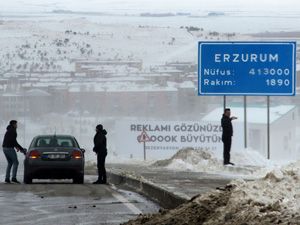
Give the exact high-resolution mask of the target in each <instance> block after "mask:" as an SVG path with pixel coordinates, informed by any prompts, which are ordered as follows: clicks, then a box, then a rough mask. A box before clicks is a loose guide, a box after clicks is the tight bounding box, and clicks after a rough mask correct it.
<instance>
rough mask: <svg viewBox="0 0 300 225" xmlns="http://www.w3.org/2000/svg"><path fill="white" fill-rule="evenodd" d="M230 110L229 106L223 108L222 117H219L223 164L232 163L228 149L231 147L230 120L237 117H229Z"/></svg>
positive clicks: (231, 129)
mask: <svg viewBox="0 0 300 225" xmlns="http://www.w3.org/2000/svg"><path fill="white" fill-rule="evenodd" d="M230 116H231V111H230V109H229V108H226V109H225V110H224V114H223V117H222V119H221V126H222V130H223V133H222V142H223V157H224V165H234V164H233V163H232V162H230V149H231V142H232V136H233V128H232V123H231V121H232V120H235V119H237V117H234V116H233V117H230Z"/></svg>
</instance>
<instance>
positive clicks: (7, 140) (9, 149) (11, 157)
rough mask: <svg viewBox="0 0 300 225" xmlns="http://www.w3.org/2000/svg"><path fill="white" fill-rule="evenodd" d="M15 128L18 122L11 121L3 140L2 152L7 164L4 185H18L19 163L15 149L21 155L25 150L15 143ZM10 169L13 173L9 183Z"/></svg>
mask: <svg viewBox="0 0 300 225" xmlns="http://www.w3.org/2000/svg"><path fill="white" fill-rule="evenodd" d="M17 128H18V122H17V121H16V120H11V121H10V122H9V125H8V126H7V128H6V133H5V135H4V139H3V144H2V147H3V152H4V155H5V158H6V160H7V163H8V164H7V168H6V176H5V183H10V182H11V181H12V182H14V183H18V184H19V183H20V182H19V181H18V180H17V171H18V166H19V161H18V157H17V153H16V151H15V149H17V151H20V152H23V153H24V151H25V149H24V148H23V147H22V146H21V145H19V143H18V142H17ZM11 168H13V171H12V179H11V181H10V171H11Z"/></svg>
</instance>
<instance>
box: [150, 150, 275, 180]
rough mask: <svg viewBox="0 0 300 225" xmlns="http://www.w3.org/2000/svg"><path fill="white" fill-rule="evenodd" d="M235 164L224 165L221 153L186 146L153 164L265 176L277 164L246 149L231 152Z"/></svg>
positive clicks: (177, 168) (215, 172) (179, 168)
mask: <svg viewBox="0 0 300 225" xmlns="http://www.w3.org/2000/svg"><path fill="white" fill-rule="evenodd" d="M231 159H232V162H234V163H235V166H223V160H222V158H221V156H220V155H218V154H216V153H214V152H211V151H206V150H196V149H193V148H186V149H182V150H179V151H178V152H177V153H176V154H174V155H173V156H172V157H171V158H170V159H166V160H159V161H156V162H155V163H154V164H152V166H154V167H164V168H166V169H170V170H181V171H182V170H183V171H192V172H205V173H212V174H227V175H242V176H243V175H247V176H254V177H263V176H264V175H265V174H266V173H267V172H269V171H271V170H272V169H274V168H276V164H275V163H273V162H272V161H270V160H267V159H265V158H264V157H263V156H262V155H260V154H259V153H258V152H256V151H254V150H249V149H245V150H243V151H241V152H233V153H232V154H231Z"/></svg>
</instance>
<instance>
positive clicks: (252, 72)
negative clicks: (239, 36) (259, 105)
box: [198, 42, 296, 96]
mask: <svg viewBox="0 0 300 225" xmlns="http://www.w3.org/2000/svg"><path fill="white" fill-rule="evenodd" d="M295 86H296V42H199V48H198V94H199V95H265V96H270V95H278V96H283V95H286V96H289V95H295V93H296V92H295Z"/></svg>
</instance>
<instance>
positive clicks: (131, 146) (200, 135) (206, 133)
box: [115, 120, 243, 159]
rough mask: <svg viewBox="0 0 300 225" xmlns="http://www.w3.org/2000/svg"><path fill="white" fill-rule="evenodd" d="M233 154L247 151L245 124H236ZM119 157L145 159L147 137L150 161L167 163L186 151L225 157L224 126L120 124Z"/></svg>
mask: <svg viewBox="0 0 300 225" xmlns="http://www.w3.org/2000/svg"><path fill="white" fill-rule="evenodd" d="M233 126H234V132H235V134H236V136H234V137H233V147H232V149H233V150H236V151H238V150H241V149H243V126H242V123H234V124H233ZM115 129H116V139H115V144H116V153H117V155H118V156H120V157H122V158H136V159H143V153H144V152H143V140H141V139H143V136H144V134H145V135H147V141H146V151H147V159H165V158H169V157H171V156H172V155H174V154H175V153H176V152H177V151H178V150H180V149H182V148H188V147H192V148H195V149H202V150H210V151H215V152H216V153H220V154H222V152H223V143H222V140H221V136H222V128H221V124H220V122H209V121H208V122H207V121H201V122H199V121H139V120H137V121H134V120H123V121H117V122H116V127H115Z"/></svg>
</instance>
